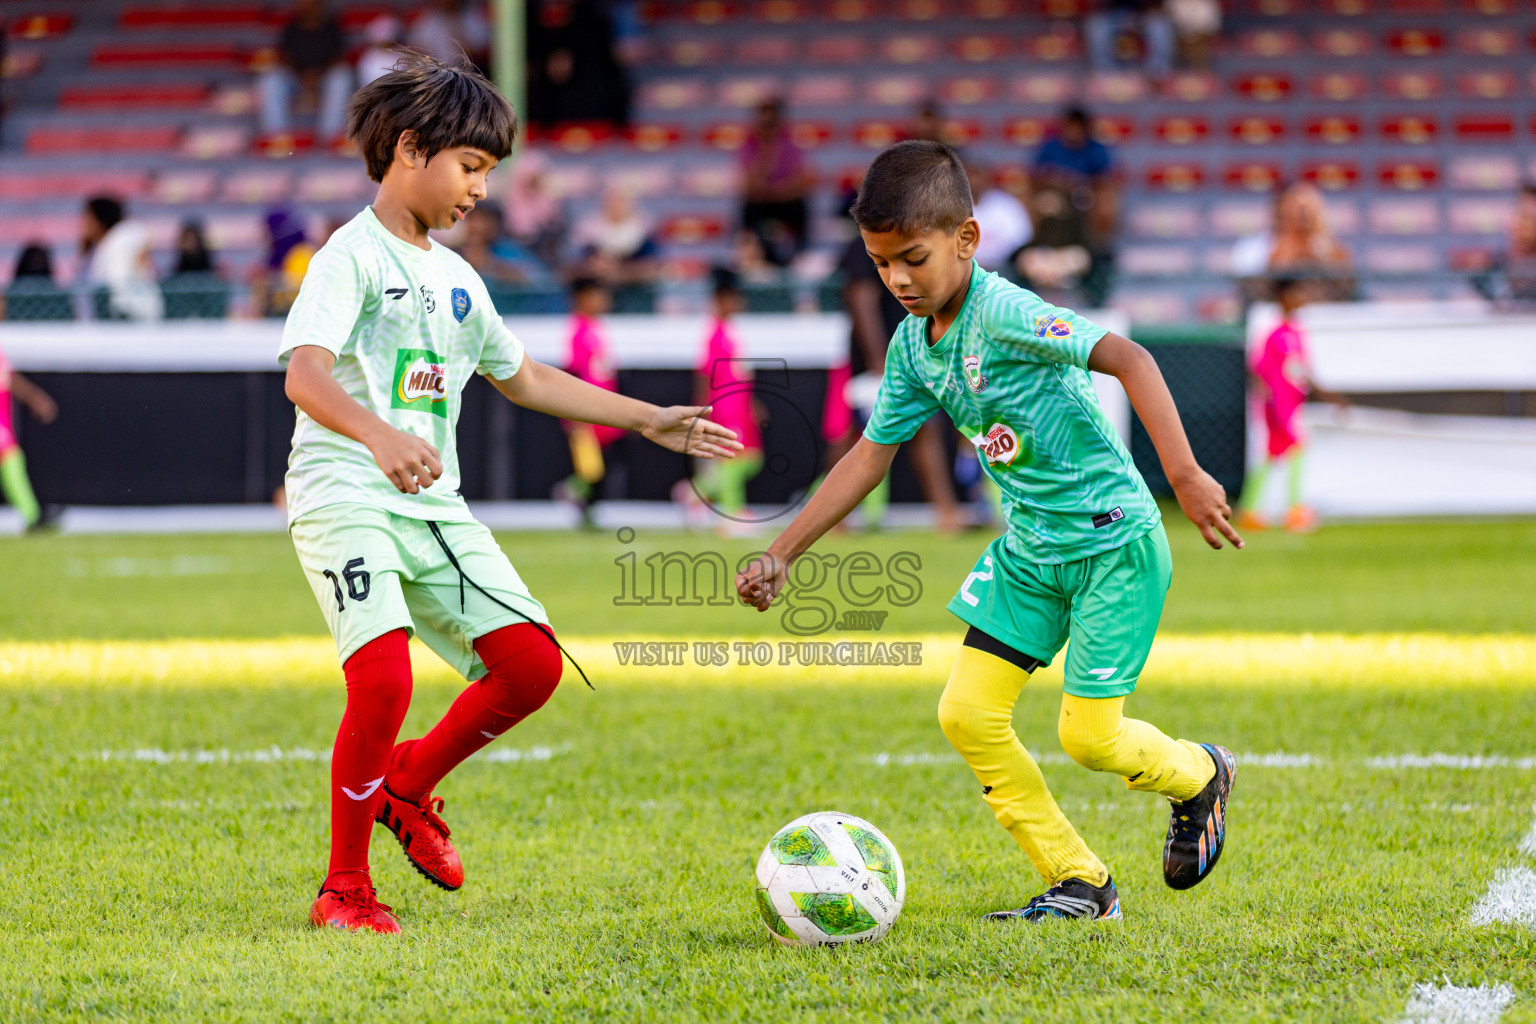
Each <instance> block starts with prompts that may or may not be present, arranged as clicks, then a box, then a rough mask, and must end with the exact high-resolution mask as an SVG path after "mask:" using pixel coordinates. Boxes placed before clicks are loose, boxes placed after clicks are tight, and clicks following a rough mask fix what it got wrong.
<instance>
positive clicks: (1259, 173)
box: [1221, 160, 1282, 193]
mask: <svg viewBox="0 0 1536 1024" xmlns="http://www.w3.org/2000/svg"><path fill="white" fill-rule="evenodd" d="M1281 176H1282V175H1281V168H1280V165H1279V164H1277V163H1270V162H1267V161H1260V160H1244V161H1240V162H1238V163H1233V164H1228V165H1227V168H1226V170H1225V171H1223V172H1222V176H1221V177H1222V181H1223V182H1225V183H1226V185H1227V187H1228V188H1241V189H1246V190H1248V191H1249V192H1266V193H1267V192H1273V191H1274V190H1275V188H1276V186H1278V185H1279V184H1280V178H1281Z"/></svg>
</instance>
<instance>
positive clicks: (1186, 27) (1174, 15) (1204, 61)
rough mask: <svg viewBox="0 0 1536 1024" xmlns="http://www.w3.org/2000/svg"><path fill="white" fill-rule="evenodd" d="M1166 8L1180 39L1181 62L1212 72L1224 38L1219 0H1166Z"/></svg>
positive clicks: (1195, 68) (1186, 65) (1184, 64)
mask: <svg viewBox="0 0 1536 1024" xmlns="http://www.w3.org/2000/svg"><path fill="white" fill-rule="evenodd" d="M1163 8H1164V10H1165V11H1167V14H1168V20H1169V21H1170V22H1172V23H1173V31H1174V34H1175V35H1177V36H1178V40H1179V42H1178V57H1179V63H1180V64H1181V65H1183V66H1184V67H1187V68H1193V69H1194V70H1196V71H1206V70H1209V68H1210V66H1211V54H1212V52H1213V51H1214V50H1215V48H1216V40H1217V39H1218V38H1219V37H1220V36H1221V4H1220V2H1219V0H1167V2H1166V3H1165V4H1164V5H1163Z"/></svg>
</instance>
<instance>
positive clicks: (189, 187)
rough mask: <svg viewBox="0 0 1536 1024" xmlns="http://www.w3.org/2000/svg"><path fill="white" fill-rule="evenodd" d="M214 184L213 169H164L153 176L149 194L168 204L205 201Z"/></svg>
mask: <svg viewBox="0 0 1536 1024" xmlns="http://www.w3.org/2000/svg"><path fill="white" fill-rule="evenodd" d="M215 184H217V176H216V175H215V174H214V172H213V171H205V170H197V171H180V170H172V171H165V172H163V173H161V174H160V175H159V176H157V177H156V178H155V183H154V186H153V188H152V189H151V191H150V194H151V195H152V196H153V197H154V199H155V201H156V202H159V203H165V204H167V205H170V206H181V205H186V204H190V203H206V202H208V200H209V199H211V198H213V190H214V186H215Z"/></svg>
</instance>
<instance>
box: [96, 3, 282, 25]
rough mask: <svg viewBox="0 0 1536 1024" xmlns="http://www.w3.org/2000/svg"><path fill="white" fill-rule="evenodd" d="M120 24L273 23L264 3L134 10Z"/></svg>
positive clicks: (123, 16)
mask: <svg viewBox="0 0 1536 1024" xmlns="http://www.w3.org/2000/svg"><path fill="white" fill-rule="evenodd" d="M118 24H119V25H121V26H122V27H123V28H125V29H229V28H237V29H262V28H266V27H268V26H269V24H270V18H269V17H268V15H267V12H266V9H265V8H264V7H262V6H261V5H260V4H249V5H246V4H213V3H210V4H207V5H206V6H202V7H187V6H177V7H130V8H128V9H127V10H125V11H123V13H122V16H121V17H120V18H119V19H118Z"/></svg>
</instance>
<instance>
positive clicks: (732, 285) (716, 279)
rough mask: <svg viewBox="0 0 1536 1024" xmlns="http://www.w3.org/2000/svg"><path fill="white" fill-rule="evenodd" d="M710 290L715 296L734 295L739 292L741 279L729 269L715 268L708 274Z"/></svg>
mask: <svg viewBox="0 0 1536 1024" xmlns="http://www.w3.org/2000/svg"><path fill="white" fill-rule="evenodd" d="M709 281H710V286H711V289H712V290H713V291H714V293H715V294H716V295H736V294H738V293H740V291H741V278H739V277H738V276H737V275H736V271H734V270H732V269H731V268H730V267H716V268H714V269H713V270H711V271H710V272H709Z"/></svg>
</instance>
